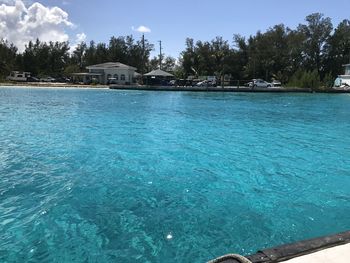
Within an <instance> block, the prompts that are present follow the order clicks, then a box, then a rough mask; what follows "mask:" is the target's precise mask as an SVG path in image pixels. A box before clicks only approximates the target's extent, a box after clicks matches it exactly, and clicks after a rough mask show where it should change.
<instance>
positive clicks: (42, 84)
mask: <svg viewBox="0 0 350 263" xmlns="http://www.w3.org/2000/svg"><path fill="white" fill-rule="evenodd" d="M1 87H19V88H25V87H27V88H65V89H69V88H81V89H108V88H109V86H107V85H80V84H72V83H54V82H53V83H51V82H25V83H20V82H18V83H12V82H1V83H0V88H1Z"/></svg>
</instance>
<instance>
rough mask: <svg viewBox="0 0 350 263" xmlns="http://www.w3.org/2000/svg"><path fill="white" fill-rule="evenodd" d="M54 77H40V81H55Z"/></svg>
mask: <svg viewBox="0 0 350 263" xmlns="http://www.w3.org/2000/svg"><path fill="white" fill-rule="evenodd" d="M55 81H56V79H55V78H52V77H46V78H41V79H40V82H55Z"/></svg>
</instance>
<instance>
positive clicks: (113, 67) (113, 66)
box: [73, 62, 136, 85]
mask: <svg viewBox="0 0 350 263" xmlns="http://www.w3.org/2000/svg"><path fill="white" fill-rule="evenodd" d="M86 68H87V69H88V70H89V72H87V73H74V74H73V75H74V76H80V77H83V82H84V83H85V84H90V83H93V82H95V83H99V84H119V85H130V84H133V83H134V82H135V80H134V74H135V70H136V68H134V67H132V66H128V65H125V64H122V63H119V62H107V63H102V64H97V65H91V66H88V67H86Z"/></svg>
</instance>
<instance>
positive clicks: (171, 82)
mask: <svg viewBox="0 0 350 263" xmlns="http://www.w3.org/2000/svg"><path fill="white" fill-rule="evenodd" d="M168 85H169V86H176V80H175V79H173V80H170V81H169V83H168Z"/></svg>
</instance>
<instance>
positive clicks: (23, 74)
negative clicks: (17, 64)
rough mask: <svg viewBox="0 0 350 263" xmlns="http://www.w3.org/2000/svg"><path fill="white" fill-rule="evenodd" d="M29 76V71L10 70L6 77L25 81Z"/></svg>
mask: <svg viewBox="0 0 350 263" xmlns="http://www.w3.org/2000/svg"><path fill="white" fill-rule="evenodd" d="M28 78H30V72H21V71H12V72H11V74H10V76H8V77H7V78H6V79H7V80H11V81H27V80H28Z"/></svg>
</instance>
